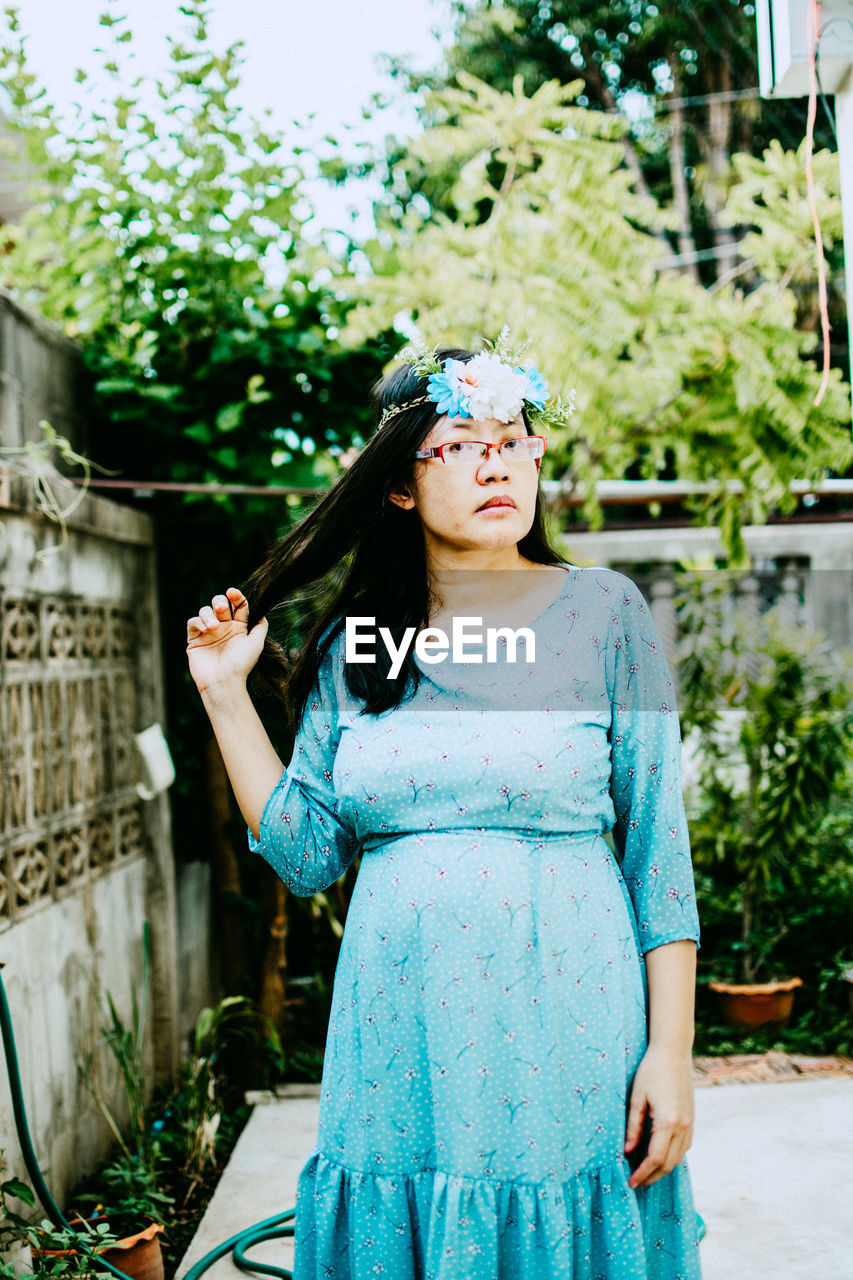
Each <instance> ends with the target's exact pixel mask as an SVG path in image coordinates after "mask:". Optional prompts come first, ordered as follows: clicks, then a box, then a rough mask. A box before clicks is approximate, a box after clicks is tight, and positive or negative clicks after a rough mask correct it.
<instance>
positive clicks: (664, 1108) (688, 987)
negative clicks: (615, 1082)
mask: <svg viewBox="0 0 853 1280" xmlns="http://www.w3.org/2000/svg"><path fill="white" fill-rule="evenodd" d="M645 960H646V973H647V975H648V987H649V1043H648V1048H647V1049H646V1052H645V1054H644V1056H643V1059H642V1061H641V1062H640V1065H639V1066H638V1067H637V1070H636V1072H635V1073H634V1079H633V1081H632V1083H631V1104H630V1107H629V1111H628V1123H627V1126H626V1132H625V1153H626V1155H627V1154H629V1153H630V1152H631V1151H634V1150H635V1149H636V1147H637V1143H638V1141H639V1139H640V1135H641V1133H642V1129H643V1122H644V1120H645V1119H646V1116H647V1114H648V1116H649V1118H650V1120H651V1138H650V1141H649V1146H648V1151H647V1153H646V1155H645V1157H644V1159H643V1160H642V1162H641V1163H640V1164H639V1165H638V1167H637V1168H636V1169H635V1170H634V1172H633V1174H632V1175H631V1178H630V1182H629V1185H630V1186H632V1187H640V1186H649V1185H650V1184H651V1183H653V1182H657V1180H658V1179H659V1178H663V1177H664V1176H665V1175H666V1174H667V1173H669V1172H671V1170H672V1169H674V1168H675V1166H676V1165H677V1164H679V1163H680V1162H681V1160H682V1159H683V1158H684V1156H685V1154H686V1153H687V1151H688V1149H689V1147H690V1144H691V1142H692V1141H693V1115H694V1105H693V1062H692V1049H693V1027H694V992H695V988H696V943H695V942H693V941H692V940H689V939H688V940H682V941H678V942H667V943H665V944H664V945H663V946H660V947H654V948H653V949H652V950H651V951H647V952H646V956H645Z"/></svg>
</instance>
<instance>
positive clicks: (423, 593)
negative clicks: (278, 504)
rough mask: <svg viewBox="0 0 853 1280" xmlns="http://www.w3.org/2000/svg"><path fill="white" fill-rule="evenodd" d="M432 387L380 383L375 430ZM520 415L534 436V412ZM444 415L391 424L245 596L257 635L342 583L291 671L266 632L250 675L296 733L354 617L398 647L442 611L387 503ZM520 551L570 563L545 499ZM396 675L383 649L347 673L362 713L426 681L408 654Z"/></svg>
mask: <svg viewBox="0 0 853 1280" xmlns="http://www.w3.org/2000/svg"><path fill="white" fill-rule="evenodd" d="M437 355H438V357H439V359H440V360H441V361H442V362H444V361H445V360H448V359H452V360H459V361H462V362H465V361H468V360H470V359H471V358H472V357H473V355H474V352H471V351H466V350H462V349H460V348H455V347H443V348H441V349H440V350H439V351H438V352H437ZM428 381H429V377H428V375H420V374H418V373H416V372H415V370H414V369H413V367H412V366H411V365H410V364H405V365H402V366H401V367H400V368H398V369H395V370H393V371H392V372H391V373H390V374H388V375H387V376H386V377H384V378H382V379H380V381H379V382H377V383H376V385H375V386H374V387H373V388H372V390H371V401H372V405H373V408H374V411H375V414H376V419H377V422H378V420H379V418H380V417H381V415H382V412H383V410H385V409H386V408H387V407H388V406H390V405H409V404H410V402H411V401H413V400H418V399H420V398H421V397H423V396H426V394H427V383H428ZM522 413H523V417H524V423H525V426H526V428H527V431H528V434H531V428H530V422H529V420H528V417H527V413H526V411H524V410H523V411H522ZM439 416H440V415H438V414H436V412H435V404H434V403H432V402H431V401H428V402H427V403H423V404H416V405H412V406H411V407H409V408H405V409H403V410H402V411H401V412H399V413H395V414H394V415H393V416H391V417H390V418H388V420H387V421H386V422H385V424H384V425H383V426H382V427H381V428H379V429H378V430H377V431H375V433H374V434H373V435H372V436H371V438H370V440H369V441H368V442H367V444H366V445H365V447H364V449H363V450H362V451H361V453H359V455H358V457H357V458H356V460H355V461H354V462H353V463H352V465H351V466H350V467H349V468H348V469H347V470H346V471H345V472H344V474H343V475H342V476H341V477H340V479H339V480H337V481H336V482H335V484H334V485H332V487H331V489H330V490H329V492H328V493H327V494H325V495H324V497H323V498H322V499H321V500H320V501H319V502H318V504H317V506H316V507H314V509H313V510H312V511H311V512H309V514H308V515H307V516H306V517H305V519H304V520H301V521H300V523H299V524H298V525H297V526H296V527H295V528H294V529H292V530H290V532H289V533H287V534H286V535H285V536H284V537H283V538H281V540H280V541H279V542H277V543H276V544H275V546H273V548H272V549H271V551H270V553H269V556H268V557H267V560H266V561H265V563H264V564H263V565H261V566H260V568H258V569H256V570H255V572H254V573H253V574H252V575H251V577H250V578H249V580H248V582H247V583H246V584H245V585H244V587H243V591H244V594H245V595H246V598H247V599H248V601H249V628H250V629H251V628H252V627H253V626H254V625H255V623H256V622H258V621H259V620H260V619H261V618H263V617H264V616H268V615H271V614H272V613H273V611H274V610H275V609H276V608H281V607H282V606H283V605H284V604H285V602H287V601H289V600H290V598H291V597H292V596H293V595H294V594H295V593H296V592H297V591H298V590H299V589H300V588H301V587H304V586H305V585H306V584H308V583H314V582H318V581H319V580H321V579H326V578H327V577H328V576H330V575H333V574H334V575H336V576H337V577H338V578H339V579H340V581H339V582H338V584H337V586H336V588H335V589H334V591H333V593H332V596H331V599H330V600H329V603H328V604H327V605H326V606H325V608H323V609H322V611H321V612H320V613H319V616H318V617H317V619H316V621H315V622H314V624H313V626H312V627H311V629H310V631H309V632H308V634H307V635H306V637H305V639H304V641H303V643H302V646H301V648H300V649H299V651H298V652H297V654H296V656H295V658H294V659H293V660H292V662H291V661H288V658H287V654H286V652H285V650H284V649H283V648H282V647H281V645H279V644H278V643H277V642H276V641H275V640H273V639H271V638H270V635H269V633H268V635H267V639H266V641H265V643H264V648H263V651H262V653H261V655H260V658H259V659H258V662H257V664H256V667H255V669H254V671H253V672H252V675H251V681H252V683H255V682H259V683H260V684H262V685H263V686H264V687H265V688H266V689H267V691H271V692H273V693H274V694H276V695H278V696H279V697H281V698H282V699H283V700H284V703H285V707H286V711H287V714H288V716H289V719H290V727H291V729H294V730H295V728H296V727H297V726H298V724H299V720H300V717H301V715H302V710H303V707H304V705H305V702H306V700H307V698H308V694H309V693H310V691H311V689H312V686H313V684H314V682H315V680H316V678H317V673H318V670H319V668H320V665H321V663H322V661H323V659H324V657H325V655H326V653H327V651H328V649H329V646H330V645H331V643H332V642H333V640H334V639H335V637H336V636H337V635H338V634H339V633H340V632H341V631H342V630H343V628H344V626H345V622H346V617H347V615H356V614H358V615H363V616H366V617H374V618H375V619H376V625H377V627H380V626H385V627H387V628H388V629H389V631H390V632H391V634H392V635H393V637H394V640H395V643H396V644H399V643H400V641H401V639H402V637H403V634H404V632H405V629H406V627H412V626H413V627H415V628H416V630H420V629H421V628H422V627H425V626H427V625H428V623H429V616H430V609H431V606H432V605H433V604H434V603H435V602H434V600H433V599H431V598H430V588H429V581H428V575H427V560H426V548H425V541H424V536H423V529H422V525H421V522H420V519H419V517H418V514H417V512H416V511H414V510H408V511H404V510H401V508H399V507H398V506H396V505H395V504H394V503H393V502H391V501H390V500H389V496H388V495H389V494H390V493H391V492H393V491H394V490H396V489H398V488H400V487H401V486H402V485H405V484H410V483H411V482H412V481H413V478H414V467H415V458H414V453H415V450H416V449H418V448H419V447H420V446H421V444H422V443H423V441H424V440H425V438H426V437H427V435H428V434H429V432H430V430H431V428H432V426H433V424H434V423H435V422H436V421H437V420H438V417H439ZM518 549H519V551H520V552H521V554H522V555H524V556H525V557H526V558H527V559H528V560H532V561H534V562H536V563H537V564H542V565H559V564H562V563H563V559H562V557H561V556H560V554H559V552H558V551H557V549H556V548H555V547H553V546H552V545H551V542H550V541H549V538H548V534H547V532H546V530H545V524H544V518H543V511H542V494H541V490H538V491H537V495H536V506H535V510H534V515H533V523H532V525H531V527H530V529H529V531H528V532H527V534H525V536H524V537H523V538H522V539H521V540H520V541H519V543H518ZM332 624H334V625H332ZM330 625H331V630H330V631H329V634H328V635H326V636H325V637H324V639H323V640H322V643H321V637H322V636H323V633H324V632H325V631H326V630H327V628H329V627H330ZM270 630H272V617H270ZM390 666H391V659H390V657H389V655H388V653H387V651H386V649H385V646H384V645H377V646H376V661H375V663H364V664H361V663H355V662H350V663H347V664H346V683H347V688H348V690H349V692H350V693H351V694H352V695H353V696H354V697H355V698H358V699H359V700H362V701H363V702H364V706H363V707H362V708H361V714H367V713H369V714H373V715H378V714H379V713H380V712H382V711H386V710H388V709H389V708H390V707H396V706H397V705H398V704H399V703H400V701H401V699H402V697H403V695H404V694H405V693H406V690H407V687H408V686H409V684H410V682H411V692H412V693H414V691H415V690H416V689H417V686H418V682H419V680H420V675H421V673H420V671H419V669H418V667H417V664H416V663H415V661H414V657H413V654H412V650H411V648H410V649H409V651H408V653H407V654H406V658H405V661H404V662H403V665H402V667H401V670H400V671H399V673H398V675H397V676H396V677H394V679H388V678H387V676H388V672H389V670H390ZM250 687H251V686H250Z"/></svg>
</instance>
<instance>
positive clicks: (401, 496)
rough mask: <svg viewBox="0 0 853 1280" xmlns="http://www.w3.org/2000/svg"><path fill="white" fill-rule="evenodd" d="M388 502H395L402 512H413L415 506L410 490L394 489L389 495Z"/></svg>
mask: <svg viewBox="0 0 853 1280" xmlns="http://www.w3.org/2000/svg"><path fill="white" fill-rule="evenodd" d="M388 501H389V502H393V503H394V506H395V507H399V508H400V509H401V511H411V510H412V507H413V506H414V505H415V500H414V498H413V497H412V495H411V494H410V493H409V491H408V489H405V488H404V489H394V490H392V491H391V492H390V493H389V494H388Z"/></svg>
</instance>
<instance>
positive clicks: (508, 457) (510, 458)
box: [415, 436, 547, 464]
mask: <svg viewBox="0 0 853 1280" xmlns="http://www.w3.org/2000/svg"><path fill="white" fill-rule="evenodd" d="M546 444H547V441H546V439H545V437H544V436H519V437H518V438H517V439H513V440H503V441H502V442H501V443H500V444H487V443H486V441H485V440H451V441H449V442H448V443H447V444H439V445H436V446H435V447H434V448H432V449H417V450H416V451H415V457H416V458H441V461H442V462H449V463H453V464H459V463H469V462H476V463H480V462H485V460H486V459H487V458H488V456H489V454H490V453H491V451H492V449H496V450H497V451H498V453H499V454H500V456H501V457H502V458H503V459H504V461H505V462H532V461H533V459H534V458H541V457H542V454H543V453H544V452H545V446H546Z"/></svg>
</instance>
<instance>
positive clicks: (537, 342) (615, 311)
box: [346, 70, 853, 563]
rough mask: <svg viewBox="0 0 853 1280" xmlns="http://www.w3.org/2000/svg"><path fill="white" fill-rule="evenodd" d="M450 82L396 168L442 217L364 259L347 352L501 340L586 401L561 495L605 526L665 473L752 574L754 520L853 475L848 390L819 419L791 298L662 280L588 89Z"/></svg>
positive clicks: (648, 230)
mask: <svg viewBox="0 0 853 1280" xmlns="http://www.w3.org/2000/svg"><path fill="white" fill-rule="evenodd" d="M457 79H458V80H459V83H460V86H461V87H460V88H456V89H445V90H443V91H440V92H436V93H434V94H433V95H431V97H430V99H429V101H428V102H427V104H426V112H427V117H428V118H429V119H430V120H432V121H433V123H432V124H431V125H430V126H429V127H427V128H426V129H425V131H424V133H423V134H422V135H421V136H420V137H419V138H417V139H415V140H414V142H413V143H412V144H411V146H410V149H409V151H408V152H407V154H406V157H405V159H402V160H401V161H400V162H399V163H398V164H397V166H396V168H395V181H396V182H397V184H398V185H399V186H400V187H403V188H404V187H405V185H406V177H407V173H408V171H409V167H410V166H411V167H412V168H413V169H414V171H415V173H416V174H417V175H418V178H419V179H420V177H421V176H422V175H423V174H429V173H430V171H431V169H432V167H433V166H435V167H436V169H437V170H438V171H439V173H440V174H441V175H442V177H441V181H442V182H447V185H446V188H445V190H444V192H443V197H442V208H441V210H434V209H431V208H427V209H426V210H422V211H420V212H419V209H418V206H417V204H416V202H413V201H412V202H409V203H408V206H407V207H406V209H405V212H404V213H403V214H402V215H401V216H399V217H397V218H395V217H393V216H392V214H391V213H390V211H386V212H385V215H384V220H383V222H382V226H381V236H380V237H379V238H377V240H376V241H375V242H373V243H372V244H370V245H367V246H365V250H366V252H367V254H368V256H369V257H370V260H371V264H372V268H373V275H371V276H370V277H368V278H365V279H363V280H360V281H354V282H353V283H352V284H351V285H350V286H349V287H350V291H351V293H352V294H353V295H354V296H355V297H357V298H358V299H359V300H360V305H359V306H358V307H357V308H356V309H355V310H354V311H353V312H351V313H350V315H349V317H348V320H347V330H346V333H347V335H348V336H349V339H350V340H352V341H353V342H354V343H356V345H358V344H361V343H363V342H364V341H365V340H367V339H368V338H369V337H370V336H371V335H372V334H374V333H382V332H385V331H386V330H387V329H388V328H389V327H391V326H392V325H393V323H394V320H395V317H397V316H398V315H399V314H400V313H404V314H407V315H408V316H409V317H410V319H411V321H413V322H414V323H415V324H416V325H417V326H418V327H419V329H420V330H421V331H422V332H423V333H424V335H425V336H426V337H427V338H428V339H429V340H434V337H433V335H435V336H436V337H438V336H440V337H441V338H442V340H444V339H449V340H453V341H459V342H462V343H470V342H476V341H477V340H478V339H481V338H483V337H489V336H493V335H494V334H496V333H497V332H498V331H499V330H500V329H501V328H502V326H503V325H504V323H506V322H508V323H509V324H510V326H511V329H512V331H513V333H514V334H515V336H516V337H519V336H521V335H524V337H526V338H529V339H530V340H531V342H532V345H533V348H534V350H535V352H536V354H537V358H538V360H539V361H540V363H541V367H542V368H543V369H544V370H547V371H548V374H549V376H550V377H551V379H552V381H553V383H554V389H555V390H559V391H562V392H564V393H565V392H567V391H568V390H569V389H570V388H571V387H572V386H574V387H576V388H577V402H578V407H579V410H580V412H579V413H578V414H577V415H576V418H575V419H573V423H576V425H573V426H572V427H571V428H567V429H565V430H563V431H562V432H561V433H560V434H559V435H558V434H557V433H553V435H552V439H551V442H550V445H549V453H548V455H547V458H548V465H549V468H550V470H551V472H552V474H555V475H556V476H558V477H559V478H560V479H561V480H562V481H563V482H564V483H565V484H575V483H577V482H579V481H580V482H582V483H583V485H584V487H585V489H586V493H587V501H586V507H585V512H584V513H585V514H586V515H587V516H589V518H590V519H591V520H592V521H593V524H594V526H595V525H598V524H600V511H599V510H598V508H597V505H596V502H595V498H594V484H595V481H596V480H597V479H598V478H600V477H603V476H605V475H607V476H621V475H622V474H623V473H624V471H625V470H626V469H627V468H629V467H633V466H634V465H635V464H636V465H638V466H639V470H640V473H641V475H642V476H643V477H646V478H656V477H658V476H660V475H661V474H662V473H664V474H665V473H666V472H667V471H670V473H672V472H674V473H675V474H676V475H677V476H678V477H679V478H681V479H685V480H697V481H703V482H706V483H707V484H709V485H710V486H711V492H710V493H709V494H708V495H707V496H703V497H701V498H697V499H696V500H695V501H694V502H693V504H692V509H693V510H694V511H695V512H696V513H697V514H699V515H701V517H702V518H703V519H704V520H706V521H709V522H715V523H718V524H719V527H720V532H721V535H722V538H723V541H724V545H725V546H726V547H727V549H728V550H729V552H730V554H731V556H732V559H733V562H735V563H738V562H741V561H742V560H743V558H744V556H745V552H744V547H743V542H742V538H741V534H740V528H741V524H742V522H743V520H744V519H745V518H748V519H749V520H751V521H761V520H763V519H764V518H766V515H767V513H768V512H769V511H771V510H773V509H774V508H778V509H779V510H781V511H783V512H784V511H790V510H791V509H792V507H793V505H794V503H795V499H793V498H792V496H791V495H790V494H789V491H788V486H789V483H790V481H791V480H793V479H799V478H803V477H809V478H814V479H815V480H817V479H819V478H822V477H823V475H824V474H825V471H826V469H828V468H832V469H836V470H838V469H841V470H843V469H844V468H845V467H847V466H848V465H849V464H850V462H851V460H853V448H851V443H850V438H849V428H847V427H845V426H842V425H841V424H842V423H845V424H846V422H847V420H848V417H849V400H848V396H847V390H846V387H845V385H844V384H843V383H842V381H841V378H840V376H839V374H838V371H837V370H835V371H833V378H832V380H831V383H830V388H829V391H828V394H827V396H826V398H825V400H824V401H823V403H822V404H821V405H820V406H815V404H814V398H815V393H816V389H817V386H818V377H817V374H816V371H815V370H814V368H813V367H812V365H811V363H810V362H809V361H808V360H807V359H805V356H806V355H807V354H808V352H809V351H810V350H811V349H812V348H813V346H814V337H813V336H812V335H810V334H804V333H801V332H800V331H798V330H797V328H796V326H795V320H796V304H795V299H794V297H793V295H792V294H791V292H790V291H789V290H787V289H786V288H784V287H780V284H781V282H779V283H776V282H772V283H771V282H769V281H768V283H766V284H762V285H761V286H760V287H758V288H756V289H755V290H753V292H752V293H750V294H744V293H743V292H740V291H738V290H737V289H736V288H735V285H734V283H729V284H722V285H721V286H719V287H717V288H715V289H714V290H707V291H706V290H705V289H704V288H702V287H701V286H700V285H699V284H697V283H696V282H695V281H694V280H693V279H692V278H690V277H687V276H683V275H672V274H670V273H661V272H660V271H659V270H658V269H657V264H658V262H659V258H660V246H659V241H658V239H657V237H656V235H655V234H654V230H653V229H654V228H655V227H656V226H658V225H659V222H658V218H659V212H658V210H657V209H656V207H655V204H654V202H653V201H652V200H651V199H649V198H648V197H646V198H643V197H641V196H640V195H638V194H637V193H636V192H635V191H634V190H633V183H632V176H631V173H630V171H629V170H628V169H627V168H626V167H625V165H624V164H623V150H622V140H623V139H624V136H625V133H626V124H625V122H624V121H622V120H621V119H620V117H619V116H617V115H607V114H604V113H602V112H592V111H589V110H585V109H582V108H579V107H577V105H575V99H576V96H577V94H578V92H579V90H580V88H581V85H580V83H579V82H577V81H576V82H574V84H571V85H560V84H559V83H558V82H556V81H550V82H548V83H546V84H543V85H541V86H540V87H539V88H538V89H537V90H536V91H535V92H534V93H533V94H532V95H531V96H527V95H526V94H525V93H524V90H523V85H522V78H521V75H519V76H517V77H516V80H515V82H514V84H513V88H512V90H511V91H510V92H500V91H498V90H495V89H493V88H492V87H490V86H489V85H487V84H485V83H484V82H483V81H481V80H478V79H477V78H476V77H474V76H472V75H470V74H469V73H467V72H464V71H461V70H460V71H459V72H458V73H457ZM829 167H830V166H829V165H828V164H827V165H824V163H823V161H822V162H821V169H820V171H821V173H823V172H824V169H827V171H828V170H829ZM451 173H452V174H453V175H454V176H453V178H452V179H449V178H448V177H447V175H449V174H451ZM821 198H822V199H823V200H825V201H827V202H829V203H831V202H832V199H833V197H832V196H831V195H830V194H829V193H825V194H822V196H821ZM835 199H836V203H837V197H835ZM756 234H758V233H756ZM729 480H740V481H742V482H743V485H744V492H743V494H742V495H741V494H737V493H735V492H732V491H731V490H730V487H729V485H728V481H729Z"/></svg>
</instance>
